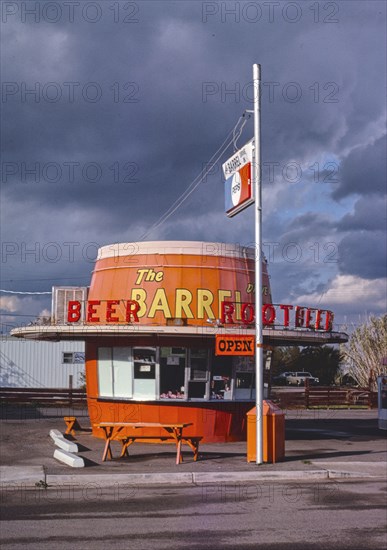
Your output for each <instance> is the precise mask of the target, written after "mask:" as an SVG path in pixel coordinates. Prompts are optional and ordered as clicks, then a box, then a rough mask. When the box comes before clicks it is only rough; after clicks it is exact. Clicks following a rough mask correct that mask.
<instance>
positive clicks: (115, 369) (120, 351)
mask: <svg viewBox="0 0 387 550" xmlns="http://www.w3.org/2000/svg"><path fill="white" fill-rule="evenodd" d="M132 379H133V359H132V350H131V348H129V347H114V348H98V388H99V395H100V396H101V397H122V398H131V397H132V396H133V383H132Z"/></svg>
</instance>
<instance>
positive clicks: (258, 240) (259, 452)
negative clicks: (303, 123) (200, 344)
mask: <svg viewBox="0 0 387 550" xmlns="http://www.w3.org/2000/svg"><path fill="white" fill-rule="evenodd" d="M253 83H254V140H255V149H254V150H255V154H254V197H255V387H256V393H255V404H256V411H257V425H256V428H257V431H256V436H257V448H256V463H257V464H263V347H262V346H263V332H262V186H261V173H262V171H261V98H260V96H261V93H260V92H261V65H257V64H254V65H253Z"/></svg>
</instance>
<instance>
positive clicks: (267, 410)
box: [247, 401, 285, 463]
mask: <svg viewBox="0 0 387 550" xmlns="http://www.w3.org/2000/svg"><path fill="white" fill-rule="evenodd" d="M256 426H257V413H256V407H253V408H252V409H251V410H250V411H248V412H247V462H255V461H256V456H257V455H256V449H257V443H256V441H257V427H256ZM284 458H285V413H284V412H283V410H282V409H280V408H279V407H278V405H276V404H275V403H273V402H272V401H263V461H264V462H273V463H275V462H280V461H281V460H284Z"/></svg>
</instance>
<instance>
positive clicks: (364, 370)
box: [341, 315, 387, 390]
mask: <svg viewBox="0 0 387 550" xmlns="http://www.w3.org/2000/svg"><path fill="white" fill-rule="evenodd" d="M341 354H342V358H343V359H344V361H345V362H346V364H347V368H348V371H347V372H348V374H350V375H351V376H352V377H353V378H354V379H355V380H356V381H357V383H358V384H359V385H360V386H362V387H367V386H370V389H373V390H375V389H376V377H377V376H379V375H381V374H383V371H384V370H385V368H386V367H385V366H384V365H383V359H385V358H386V357H387V315H384V316H383V317H370V319H369V320H368V322H367V323H364V324H363V325H361V326H360V327H358V328H357V329H356V330H355V331H354V332H353V333H352V335H351V336H350V339H349V342H348V344H344V345H343V346H342V347H341Z"/></svg>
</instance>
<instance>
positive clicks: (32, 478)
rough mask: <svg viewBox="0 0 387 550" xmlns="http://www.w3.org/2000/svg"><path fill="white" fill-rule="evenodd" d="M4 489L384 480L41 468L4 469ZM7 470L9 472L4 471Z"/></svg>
mask: <svg viewBox="0 0 387 550" xmlns="http://www.w3.org/2000/svg"><path fill="white" fill-rule="evenodd" d="M0 470H1V488H2V489H6V488H7V486H13V487H14V488H17V487H18V486H20V487H23V488H24V487H25V488H27V487H36V486H37V484H39V483H41V482H42V481H43V482H44V483H45V484H46V486H48V487H59V486H73V487H84V486H89V487H91V486H94V487H99V486H105V487H109V486H110V487H114V486H117V485H119V486H122V485H126V486H137V487H144V486H152V485H159V486H161V485H169V486H170V485H182V486H189V485H194V486H195V485H196V486H201V485H208V484H222V483H226V484H230V483H234V484H235V483H253V482H255V483H257V482H258V483H259V482H266V481H277V482H280V481H282V482H287V481H297V482H307V481H316V482H317V481H322V480H330V479H352V478H353V479H383V477H385V476H382V475H380V474H379V473H376V474H372V473H369V472H350V471H343V470H334V469H330V468H329V469H320V470H282V471H278V470H277V471H273V472H202V473H193V472H186V473H161V472H160V473H146V474H141V473H137V474H83V473H82V474H78V475H76V474H46V473H45V472H44V468H43V467H42V466H33V467H31V466H30V467H26V468H23V467H16V466H15V467H13V466H8V467H2V468H1V469H0ZM5 470H6V471H5Z"/></svg>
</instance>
